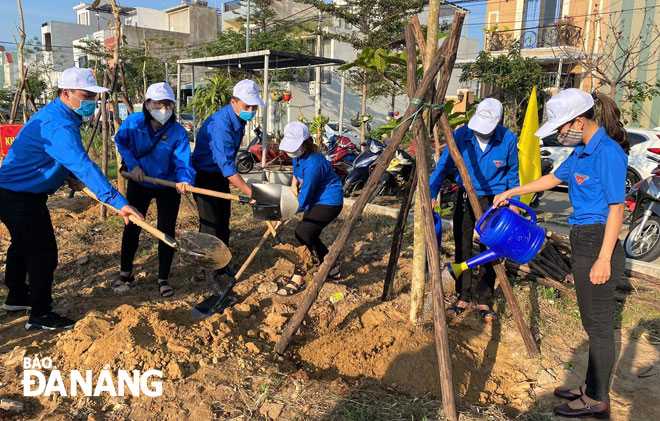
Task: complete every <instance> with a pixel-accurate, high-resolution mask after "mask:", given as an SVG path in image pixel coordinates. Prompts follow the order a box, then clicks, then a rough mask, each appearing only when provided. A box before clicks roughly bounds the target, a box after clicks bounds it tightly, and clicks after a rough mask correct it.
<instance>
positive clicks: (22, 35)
mask: <svg viewBox="0 0 660 421" xmlns="http://www.w3.org/2000/svg"><path fill="white" fill-rule="evenodd" d="M16 4H17V5H18V16H19V18H20V20H21V27H20V28H18V32H19V35H20V38H21V42H20V43H19V44H18V68H19V69H21V79H22V80H21V86H22V89H21V103H22V104H23V123H27V97H26V95H25V78H26V75H25V72H24V71H23V68H24V66H25V63H24V55H23V47H24V46H25V21H24V20H23V6H22V5H21V0H16ZM34 111H35V112H36V111H37V110H34Z"/></svg>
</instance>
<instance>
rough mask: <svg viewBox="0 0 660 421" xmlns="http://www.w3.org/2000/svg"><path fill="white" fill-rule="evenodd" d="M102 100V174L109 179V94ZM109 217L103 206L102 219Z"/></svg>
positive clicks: (106, 73) (105, 81) (106, 76)
mask: <svg viewBox="0 0 660 421" xmlns="http://www.w3.org/2000/svg"><path fill="white" fill-rule="evenodd" d="M103 86H104V87H106V86H108V71H107V70H106V71H105V72H103ZM101 95H102V98H103V99H101V113H100V114H101V115H100V117H101V120H103V121H102V123H101V124H102V126H101V133H102V136H101V137H102V139H103V150H102V152H101V172H103V175H104V176H105V177H106V178H107V177H108V136H109V133H108V132H109V130H110V127H109V124H108V113H107V104H108V94H107V93H105V92H104V93H102V94H101ZM106 216H107V212H106V207H105V206H101V219H103V220H105V218H106Z"/></svg>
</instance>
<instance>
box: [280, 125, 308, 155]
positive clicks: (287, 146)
mask: <svg viewBox="0 0 660 421" xmlns="http://www.w3.org/2000/svg"><path fill="white" fill-rule="evenodd" d="M308 138H309V129H308V128H307V125H306V124H305V123H303V122H300V121H292V122H291V123H289V124H287V125H286V126H284V137H283V138H282V142H280V150H281V151H284V152H295V151H297V150H298V148H299V147H300V145H302V143H303V142H304V141H305V140H307V139H308Z"/></svg>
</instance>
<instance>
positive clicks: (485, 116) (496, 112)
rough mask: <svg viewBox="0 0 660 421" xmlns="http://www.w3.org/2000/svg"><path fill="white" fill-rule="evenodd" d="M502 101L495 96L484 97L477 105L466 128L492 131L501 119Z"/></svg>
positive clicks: (478, 131)
mask: <svg viewBox="0 0 660 421" xmlns="http://www.w3.org/2000/svg"><path fill="white" fill-rule="evenodd" d="M502 112H503V108H502V103H501V102H500V101H498V100H496V99H495V98H486V99H484V100H483V101H481V102H480V103H479V105H477V111H475V113H474V115H473V116H472V118H471V119H470V122H469V123H468V128H469V129H471V130H474V131H475V132H477V133H482V134H488V133H492V132H493V130H495V127H497V125H498V123H499V122H500V120H501V119H502Z"/></svg>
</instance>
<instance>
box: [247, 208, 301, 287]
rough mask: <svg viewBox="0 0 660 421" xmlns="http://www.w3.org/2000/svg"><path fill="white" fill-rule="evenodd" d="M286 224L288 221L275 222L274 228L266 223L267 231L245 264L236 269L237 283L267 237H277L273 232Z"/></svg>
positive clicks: (275, 232)
mask: <svg viewBox="0 0 660 421" xmlns="http://www.w3.org/2000/svg"><path fill="white" fill-rule="evenodd" d="M287 222H289V221H288V220H287V221H284V222H282V221H277V223H276V224H275V227H273V226H272V224H270V221H269V222H268V229H267V230H266V232H265V233H264V235H262V236H261V239H260V240H259V243H258V244H257V246H256V247H255V248H254V249H253V250H252V252H251V253H250V255H249V256H248V258H247V259H245V262H244V263H243V265H242V266H241V268H240V269H238V272H236V276H235V277H234V278H235V279H236V280H237V281H238V280H239V279H240V278H241V276H243V272H245V269H247V267H248V266H249V265H250V263H252V260H254V257H255V256H256V255H257V252H259V249H260V248H261V247H262V246H263V245H264V243H265V242H266V240H267V239H268V237H269V236H271V235H272V236H273V237H275V236H276V235H277V231H275V230H276V229H278V228H279V227H280V226H282V225H284V224H286V223H287Z"/></svg>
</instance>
